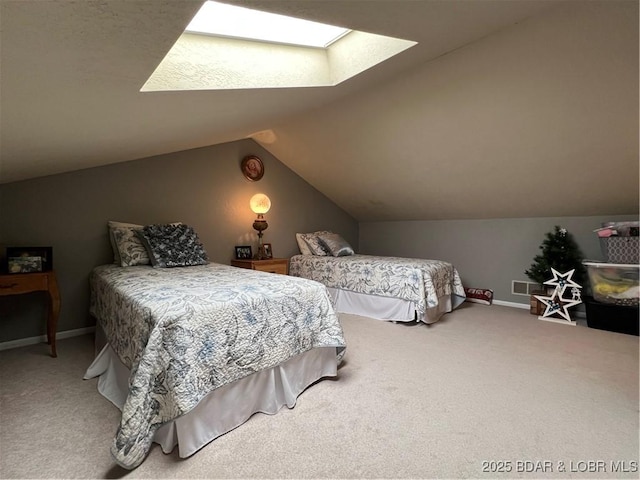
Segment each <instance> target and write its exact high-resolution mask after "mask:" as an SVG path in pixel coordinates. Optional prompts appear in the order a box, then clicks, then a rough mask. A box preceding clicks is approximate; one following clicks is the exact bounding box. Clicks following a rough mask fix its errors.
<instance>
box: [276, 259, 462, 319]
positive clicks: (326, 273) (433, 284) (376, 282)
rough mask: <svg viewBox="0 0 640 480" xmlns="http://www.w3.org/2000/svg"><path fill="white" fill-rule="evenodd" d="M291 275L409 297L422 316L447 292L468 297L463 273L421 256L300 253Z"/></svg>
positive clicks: (292, 262) (350, 289)
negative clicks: (461, 275)
mask: <svg viewBox="0 0 640 480" xmlns="http://www.w3.org/2000/svg"><path fill="white" fill-rule="evenodd" d="M289 274H290V275H294V276H297V277H304V278H308V279H311V280H315V281H317V282H320V283H322V284H324V285H326V286H327V287H331V288H338V289H342V290H349V291H352V292H357V293H365V294H368V295H377V296H380V297H393V298H401V299H403V300H409V301H411V302H414V304H415V305H416V311H417V313H418V318H422V317H424V315H425V312H426V310H427V309H428V308H432V307H436V306H438V298H439V297H442V296H444V295H458V296H460V297H461V298H464V297H465V293H464V288H463V286H462V281H461V280H460V275H458V272H457V270H456V269H455V268H454V266H453V265H452V264H451V263H448V262H443V261H440V260H425V259H419V258H402V257H379V256H374V255H348V256H344V257H330V256H316V255H296V256H294V257H292V258H291V261H290V264H289Z"/></svg>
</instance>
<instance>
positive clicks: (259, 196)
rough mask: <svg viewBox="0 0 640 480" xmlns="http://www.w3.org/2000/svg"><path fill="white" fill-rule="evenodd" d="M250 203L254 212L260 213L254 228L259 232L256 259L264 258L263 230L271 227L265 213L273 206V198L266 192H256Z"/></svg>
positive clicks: (254, 222)
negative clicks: (270, 198)
mask: <svg viewBox="0 0 640 480" xmlns="http://www.w3.org/2000/svg"><path fill="white" fill-rule="evenodd" d="M249 205H250V206H251V210H253V213H255V214H257V215H258V217H257V218H256V219H255V220H254V221H253V228H254V230H256V231H257V232H258V253H257V255H256V259H257V260H263V259H264V258H265V256H264V252H263V251H262V235H263V233H262V232H264V231H265V230H266V229H267V228H268V227H269V224H267V221H266V220H265V219H264V214H265V213H267V212H268V211H269V209H270V208H271V200H269V197H267V196H266V195H265V194H264V193H256V194H255V195H254V196H253V197H251V200H249Z"/></svg>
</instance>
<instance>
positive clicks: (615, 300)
mask: <svg viewBox="0 0 640 480" xmlns="http://www.w3.org/2000/svg"><path fill="white" fill-rule="evenodd" d="M583 263H584V265H585V266H586V267H587V272H588V274H589V283H590V284H591V291H592V292H593V298H594V299H595V300H596V301H598V302H603V303H609V304H613V305H626V306H636V305H638V303H639V302H638V300H639V298H640V281H639V278H640V266H638V265H628V264H622V263H598V262H589V261H587V262H583Z"/></svg>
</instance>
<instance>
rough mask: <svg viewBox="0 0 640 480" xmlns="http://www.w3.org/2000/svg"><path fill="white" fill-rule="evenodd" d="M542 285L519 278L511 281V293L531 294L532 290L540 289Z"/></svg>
mask: <svg viewBox="0 0 640 480" xmlns="http://www.w3.org/2000/svg"><path fill="white" fill-rule="evenodd" d="M541 289H542V287H541V286H540V285H539V284H537V283H534V282H523V281H521V280H512V281H511V293H512V294H513V295H527V296H528V295H531V294H532V293H533V292H535V291H538V290H541Z"/></svg>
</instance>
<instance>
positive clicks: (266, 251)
mask: <svg viewBox="0 0 640 480" xmlns="http://www.w3.org/2000/svg"><path fill="white" fill-rule="evenodd" d="M260 253H262V258H265V259H271V258H273V250H272V249H271V244H270V243H263V244H262V247H260Z"/></svg>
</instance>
